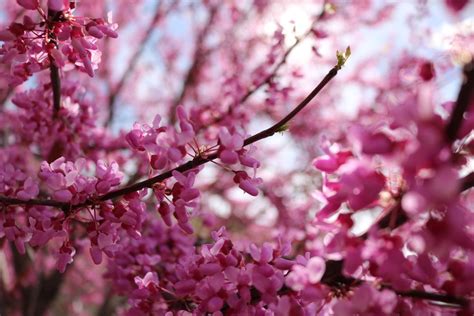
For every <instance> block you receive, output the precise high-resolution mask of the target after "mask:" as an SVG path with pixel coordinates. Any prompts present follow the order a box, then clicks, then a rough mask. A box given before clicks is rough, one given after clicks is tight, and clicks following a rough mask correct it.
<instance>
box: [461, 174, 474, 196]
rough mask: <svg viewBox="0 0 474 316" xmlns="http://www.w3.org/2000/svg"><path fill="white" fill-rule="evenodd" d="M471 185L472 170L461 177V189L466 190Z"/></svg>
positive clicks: (472, 183)
mask: <svg viewBox="0 0 474 316" xmlns="http://www.w3.org/2000/svg"><path fill="white" fill-rule="evenodd" d="M472 187H474V172H471V173H470V174H468V175H466V176H464V177H463V178H462V179H461V191H463V192H464V191H467V190H469V189H470V188H472Z"/></svg>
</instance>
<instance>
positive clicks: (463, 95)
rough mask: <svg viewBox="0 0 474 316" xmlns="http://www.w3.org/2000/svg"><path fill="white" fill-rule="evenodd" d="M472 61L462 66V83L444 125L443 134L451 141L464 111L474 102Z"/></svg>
mask: <svg viewBox="0 0 474 316" xmlns="http://www.w3.org/2000/svg"><path fill="white" fill-rule="evenodd" d="M473 99H474V61H471V62H470V63H469V64H467V65H466V66H464V77H463V84H462V86H461V89H460V90H459V94H458V98H457V100H456V104H455V106H454V110H453V112H452V114H451V117H450V119H449V122H448V125H446V129H445V135H446V138H447V140H448V141H449V142H453V141H454V140H455V139H456V138H457V136H458V131H459V129H460V128H461V125H462V121H463V117H464V113H465V112H466V111H467V109H468V108H469V106H470V105H471V104H472V103H473V102H474V100H473Z"/></svg>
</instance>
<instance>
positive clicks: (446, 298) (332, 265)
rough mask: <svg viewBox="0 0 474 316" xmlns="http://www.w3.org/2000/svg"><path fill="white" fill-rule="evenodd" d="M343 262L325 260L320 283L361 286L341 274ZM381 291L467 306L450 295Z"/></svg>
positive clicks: (389, 288)
mask: <svg viewBox="0 0 474 316" xmlns="http://www.w3.org/2000/svg"><path fill="white" fill-rule="evenodd" d="M343 265H344V262H343V261H342V260H326V270H325V271H324V275H323V277H322V278H321V283H323V284H325V285H327V286H330V287H335V288H340V287H353V286H358V285H361V284H362V283H364V282H366V281H364V280H359V279H355V278H352V277H348V276H345V275H344V273H343V272H342V270H343ZM381 289H388V290H391V291H393V292H394V293H396V294H397V295H400V296H403V297H410V298H413V299H421V300H429V301H433V302H438V303H448V304H452V305H457V306H460V307H464V306H466V305H467V304H468V300H467V299H466V298H463V297H458V296H454V295H450V294H442V293H433V292H425V291H419V290H408V291H398V290H395V289H394V288H393V287H391V286H390V285H388V284H383V285H382V286H381Z"/></svg>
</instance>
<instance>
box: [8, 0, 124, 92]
mask: <svg viewBox="0 0 474 316" xmlns="http://www.w3.org/2000/svg"><path fill="white" fill-rule="evenodd" d="M18 3H19V4H20V5H21V6H22V7H23V8H25V9H26V10H32V11H39V12H41V13H42V15H41V19H40V21H36V19H35V18H33V17H31V16H29V15H25V16H24V17H23V21H22V22H13V23H12V24H10V26H9V27H8V29H7V30H3V31H1V32H0V40H2V41H4V44H3V45H2V47H1V48H0V60H1V61H2V63H3V64H5V65H7V66H8V67H7V69H6V72H4V73H2V74H1V75H2V77H5V78H6V79H7V80H8V82H9V84H10V85H11V86H16V85H19V84H21V83H23V82H24V81H26V80H27V79H28V78H29V77H31V76H32V75H33V74H34V73H37V72H39V71H41V70H44V69H47V68H48V67H50V65H51V64H54V65H55V66H56V67H58V68H63V69H64V70H68V68H77V69H79V70H80V71H83V72H85V73H87V74H88V75H89V76H91V77H93V76H94V68H97V65H98V63H99V62H100V53H99V51H98V46H97V44H96V41H97V39H100V38H103V37H104V36H109V37H112V38H116V37H117V33H116V32H115V31H114V28H115V26H113V25H111V24H109V23H107V22H106V21H104V20H103V19H100V18H99V19H92V18H84V17H76V16H74V15H73V14H72V12H71V10H73V9H74V7H75V4H74V2H69V1H62V0H55V1H48V6H47V9H48V10H47V12H48V14H47V15H46V14H45V13H44V11H43V9H42V7H41V6H40V3H39V1H37V0H33V1H26V0H25V1H23V0H19V1H18ZM71 6H72V7H71Z"/></svg>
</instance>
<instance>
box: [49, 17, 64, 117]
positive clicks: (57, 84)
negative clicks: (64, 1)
mask: <svg viewBox="0 0 474 316" xmlns="http://www.w3.org/2000/svg"><path fill="white" fill-rule="evenodd" d="M60 14H61V12H58V11H54V10H48V20H49V21H48V38H49V40H50V41H51V42H52V43H53V44H54V45H55V46H56V47H57V41H56V36H55V35H54V32H53V31H52V28H53V26H54V23H55V22H57V21H58V18H59V16H60ZM49 72H50V78H51V89H52V90H53V119H55V118H57V116H58V112H59V109H60V107H61V78H60V77H59V68H58V67H57V66H56V65H55V63H54V59H53V57H52V56H49Z"/></svg>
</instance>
